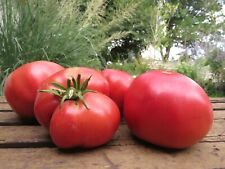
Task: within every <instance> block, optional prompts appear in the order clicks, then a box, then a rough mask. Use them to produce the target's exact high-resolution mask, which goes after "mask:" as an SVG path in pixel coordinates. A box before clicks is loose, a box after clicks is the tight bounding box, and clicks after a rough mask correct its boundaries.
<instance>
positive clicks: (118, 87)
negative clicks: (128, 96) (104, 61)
mask: <svg viewBox="0 0 225 169" xmlns="http://www.w3.org/2000/svg"><path fill="white" fill-rule="evenodd" d="M102 74H103V76H104V77H105V78H106V79H107V80H108V82H109V88H110V92H109V97H110V98H111V99H112V100H114V101H115V102H116V104H117V105H118V106H119V108H120V110H121V112H122V110H123V100H124V95H125V93H126V91H127V90H128V88H129V87H130V85H131V83H132V81H133V77H132V76H131V75H130V74H129V73H127V72H125V71H121V70H115V69H105V70H103V71H102Z"/></svg>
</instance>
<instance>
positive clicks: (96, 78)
mask: <svg viewBox="0 0 225 169" xmlns="http://www.w3.org/2000/svg"><path fill="white" fill-rule="evenodd" d="M78 74H81V75H82V76H81V82H83V81H84V79H87V78H88V77H90V76H91V80H90V82H89V84H88V89H91V90H96V91H98V92H101V93H103V94H106V95H108V94H109V84H108V81H107V80H106V79H105V78H104V77H103V76H102V74H101V73H100V72H98V71H96V70H94V69H90V68H85V67H74V68H67V69H64V70H62V71H59V72H57V73H56V74H54V75H52V76H51V77H49V78H48V79H46V80H45V81H44V82H43V83H42V85H41V86H40V88H39V90H47V89H50V88H52V87H54V86H53V85H52V82H56V83H59V84H61V85H63V86H64V87H66V84H67V79H68V78H69V79H70V78H71V77H77V75H78ZM59 102H60V98H59V97H57V96H54V95H52V94H50V93H43V92H39V93H38V94H37V97H36V100H35V105H34V113H35V117H36V119H37V120H38V122H39V123H40V124H41V125H43V126H45V127H47V128H48V127H49V124H50V119H51V117H52V114H53V112H54V110H55V109H56V107H57V106H58V105H59Z"/></svg>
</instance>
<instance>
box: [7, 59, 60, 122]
mask: <svg viewBox="0 0 225 169" xmlns="http://www.w3.org/2000/svg"><path fill="white" fill-rule="evenodd" d="M62 69H64V68H63V67H62V66H60V65H58V64H56V63H53V62H49V61H35V62H31V63H27V64H24V65H22V66H21V67H19V68H17V69H16V70H14V71H13V72H12V73H10V74H9V76H8V77H7V78H6V81H5V83H4V88H3V92H4V95H5V97H6V100H7V101H8V103H9V105H10V106H11V107H12V109H13V110H14V111H15V112H16V113H17V114H18V115H20V116H21V117H24V118H31V117H34V111H33V109H34V101H35V97H36V94H37V89H38V88H39V86H40V84H41V83H42V82H43V81H44V80H45V79H46V78H47V77H49V76H50V75H52V74H54V73H56V72H58V71H60V70H62Z"/></svg>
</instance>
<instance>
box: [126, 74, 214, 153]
mask: <svg viewBox="0 0 225 169" xmlns="http://www.w3.org/2000/svg"><path fill="white" fill-rule="evenodd" d="M124 117H125V120H126V121H127V124H128V126H129V128H130V129H131V131H132V132H133V133H134V134H135V135H136V136H137V137H139V138H140V139H143V140H145V141H147V142H149V143H152V144H156V145H159V146H162V147H168V148H178V149H179V148H186V147H189V146H191V145H193V144H195V143H197V142H198V141H199V140H201V139H202V138H203V137H204V136H205V135H206V134H207V132H208V131H209V129H210V127H211V125H212V122H213V113H212V106H211V103H210V101H209V98H208V96H207V94H206V93H205V91H204V90H203V89H202V88H201V87H200V86H199V85H198V84H197V83H196V82H194V81H193V80H191V79H190V78H188V77H186V76H184V75H181V74H178V73H175V72H167V71H149V72H146V73H144V74H142V75H140V76H139V77H137V78H136V79H135V80H134V81H133V83H132V84H131V87H130V88H129V91H128V92H127V93H126V95H125V100H124Z"/></svg>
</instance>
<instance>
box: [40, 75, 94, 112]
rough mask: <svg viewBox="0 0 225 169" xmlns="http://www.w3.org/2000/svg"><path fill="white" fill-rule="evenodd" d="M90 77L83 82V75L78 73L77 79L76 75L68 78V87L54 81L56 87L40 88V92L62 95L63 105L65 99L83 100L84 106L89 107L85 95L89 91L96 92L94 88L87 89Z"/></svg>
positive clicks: (61, 102)
mask: <svg viewBox="0 0 225 169" xmlns="http://www.w3.org/2000/svg"><path fill="white" fill-rule="evenodd" d="M90 79H91V76H90V77H89V78H88V79H86V80H85V81H84V82H83V83H81V75H80V74H78V75H77V79H75V78H74V77H72V78H71V79H67V87H64V86H62V85H60V84H58V83H55V82H53V83H51V84H52V85H53V86H54V87H55V88H53V89H47V90H40V92H47V93H51V94H53V95H55V96H58V97H60V99H61V101H60V104H61V105H62V104H63V102H64V101H65V100H74V101H75V103H77V101H81V102H82V103H83V104H84V106H85V107H86V108H87V109H88V107H87V105H86V103H85V101H84V97H83V96H84V94H85V93H87V92H95V91H93V90H88V89H87V86H88V83H89V81H90Z"/></svg>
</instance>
